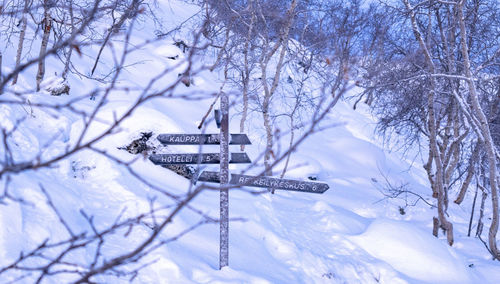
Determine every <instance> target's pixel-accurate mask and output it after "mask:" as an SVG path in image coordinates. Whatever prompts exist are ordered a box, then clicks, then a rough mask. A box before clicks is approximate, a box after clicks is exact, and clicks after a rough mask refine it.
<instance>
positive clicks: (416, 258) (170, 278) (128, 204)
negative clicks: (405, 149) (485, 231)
mask: <svg viewBox="0 0 500 284" xmlns="http://www.w3.org/2000/svg"><path fill="white" fill-rule="evenodd" d="M162 8H163V10H164V13H166V14H168V15H171V17H170V19H171V20H172V21H173V22H176V23H178V22H181V21H182V20H183V19H184V18H187V17H188V16H189V15H191V13H193V12H194V11H196V8H195V7H194V6H189V5H187V6H186V4H184V3H181V2H177V1H166V2H164V3H163V4H162ZM147 34H148V30H147V29H146V28H145V27H142V29H139V31H138V32H137V33H135V34H134V40H137V41H140V40H141V39H142V38H147ZM5 52H6V54H9V52H10V53H13V52H14V51H13V50H6V51H5ZM174 55H179V56H180V57H182V56H183V53H182V52H181V50H180V49H178V48H177V47H175V46H174V45H172V41H171V39H165V40H164V41H161V42H157V43H155V44H154V45H152V46H149V47H147V48H146V49H143V50H141V51H139V52H137V53H136V54H135V56H136V57H137V58H141V60H144V62H145V63H144V64H140V65H134V66H131V67H130V68H128V70H127V74H125V75H124V77H123V78H121V79H122V84H123V86H143V84H145V83H146V82H147V81H148V79H149V78H150V77H151V76H154V75H155V72H160V71H161V70H162V69H163V67H164V66H165V65H166V64H170V65H172V66H175V64H176V62H175V61H172V60H169V59H167V58H166V56H174ZM108 56H109V54H108ZM4 58H5V59H4V68H6V71H7V70H8V69H7V68H9V67H10V66H13V60H11V59H9V58H13V57H9V56H5V57H4ZM77 60H80V61H81V64H82V66H83V63H84V62H85V60H86V59H85V58H80V59H78V58H77ZM103 62H111V59H109V58H108V61H106V60H103ZM86 65H89V64H88V62H87V64H86ZM89 68H90V67H89ZM176 68H178V69H179V70H182V66H177V67H176ZM49 69H50V65H49ZM6 71H4V72H6ZM47 73H48V74H53V72H50V71H49V72H47ZM173 73H176V72H173ZM33 74H34V70H28V72H27V73H24V75H23V76H22V77H21V78H20V81H21V84H20V85H21V87H17V88H20V89H22V86H23V85H24V86H26V85H29V84H32V83H33V82H32V81H33V80H32V79H33V78H34V75H33ZM220 76H221V75H220V74H218V73H217V72H209V71H203V72H201V73H200V74H198V75H196V77H195V78H194V84H193V86H191V87H190V88H189V89H188V88H187V87H186V88H184V86H182V87H181V89H179V90H178V91H179V92H188V91H189V92H192V91H193V90H198V91H200V92H202V93H210V92H217V91H218V89H219V86H220ZM175 79H176V77H175V76H174V75H171V76H170V77H167V78H165V80H166V81H165V82H164V84H167V83H166V82H167V81H168V80H175ZM94 84H96V83H95V82H93V81H89V80H86V79H79V78H78V77H76V76H73V77H71V78H70V85H71V86H72V89H71V95H70V96H64V95H63V96H61V97H52V96H50V95H49V94H48V93H47V92H44V91H42V92H40V93H37V94H32V95H30V101H31V102H32V103H34V104H36V103H37V102H50V103H63V102H64V101H67V100H70V99H72V98H73V97H74V96H77V95H78V94H79V93H84V92H86V91H88V90H89V89H92V88H94V87H95V86H94ZM160 84H161V83H160ZM157 87H158V88H159V87H160V86H159V85H158V86H157ZM133 101H134V96H133V95H127V94H125V93H120V94H115V95H113V96H112V97H111V98H110V100H109V102H108V104H107V105H106V107H105V110H104V111H103V112H101V113H99V121H100V122H99V123H97V124H94V125H92V127H91V128H90V129H89V131H88V134H87V135H86V136H85V139H91V137H95V136H97V135H99V134H100V133H101V131H103V129H105V128H106V126H107V125H109V124H110V123H112V122H113V117H114V115H119V114H120V113H123V112H125V111H126V110H127V109H128V107H129V106H130V105H131V104H132V103H133ZM211 102H212V99H211V98H208V99H203V100H196V101H186V100H182V99H166V98H161V99H156V100H154V101H151V102H148V103H147V104H145V105H144V106H142V107H141V108H139V109H138V110H136V111H135V112H134V113H133V114H132V115H131V116H130V117H129V118H127V119H126V121H125V122H124V123H123V125H122V126H121V127H120V129H121V131H120V132H118V133H115V134H113V135H111V136H110V137H108V138H106V139H105V140H103V141H101V142H100V143H99V144H98V148H99V149H103V150H105V151H107V153H108V154H110V155H113V156H115V157H119V158H122V159H129V160H132V159H134V158H136V157H135V156H133V155H131V154H129V153H127V152H125V151H123V150H119V149H117V147H119V146H124V145H126V144H127V143H129V142H130V141H131V140H132V139H134V138H137V137H138V134H139V133H140V132H143V131H153V132H154V133H156V134H159V133H198V132H199V130H198V129H197V125H198V123H199V121H200V120H201V118H202V117H203V115H204V114H205V112H206V110H207V107H208V105H209V104H210V103H211ZM95 104H96V101H95V100H85V101H82V103H81V104H80V105H79V106H80V107H81V109H82V110H90V109H92V107H93V106H95ZM26 112H27V110H24V109H22V107H20V106H16V105H0V124H1V126H2V127H3V128H5V129H7V130H9V129H12V127H13V125H14V124H15V121H16V119H18V118H19V117H22V116H25V114H26ZM28 112H31V114H30V116H29V117H28V118H27V121H26V123H25V124H23V125H24V128H20V129H18V130H16V134H15V135H14V136H13V139H15V143H16V145H17V148H16V149H15V151H14V152H15V154H16V158H17V159H22V158H25V159H29V158H30V157H32V156H34V155H37V154H38V151H39V150H38V149H40V148H41V147H42V146H43V145H47V144H50V146H49V147H48V148H47V150H46V151H45V152H44V153H43V155H42V156H43V157H51V156H53V155H56V154H57V153H60V152H61V151H64V149H65V147H66V145H73V144H74V143H76V139H78V137H77V134H78V133H79V132H80V130H81V129H82V127H83V122H82V120H81V119H80V117H78V116H75V115H74V114H69V113H54V112H51V111H46V110H42V109H39V108H36V107H33V108H32V110H28ZM232 114H234V113H232ZM328 122H331V123H338V125H337V126H336V127H333V128H328V129H326V130H325V131H323V132H321V133H317V134H314V135H313V136H312V137H310V138H309V139H308V140H307V141H306V142H305V143H304V144H303V145H301V146H300V148H299V149H298V151H297V152H296V153H294V154H293V156H292V160H291V163H292V164H291V168H292V169H291V170H290V171H289V172H288V173H287V175H286V177H287V178H293V179H302V180H307V177H308V176H311V175H313V176H316V177H317V179H318V180H319V181H322V182H326V183H328V184H329V186H330V189H329V190H328V191H327V192H325V193H324V194H322V195H317V194H307V193H298V192H285V191H276V193H275V194H274V195H271V194H268V193H266V194H261V195H254V194H250V193H248V192H246V191H242V190H234V191H231V192H230V217H231V218H241V219H242V220H239V221H233V222H231V224H230V242H229V247H230V248H229V253H230V259H229V263H230V265H229V267H226V268H224V269H223V270H221V271H219V269H218V246H219V240H218V236H219V226H218V224H206V225H203V226H201V227H199V228H197V229H196V230H194V231H192V232H190V233H188V234H187V235H185V236H183V237H182V238H180V239H179V240H176V241H174V242H171V243H168V244H167V245H164V246H163V247H161V248H159V249H157V250H155V251H154V252H153V253H152V254H151V255H149V256H148V257H147V259H149V260H153V259H154V260H156V262H154V263H153V264H151V265H149V266H147V267H146V268H144V269H143V270H142V272H141V273H140V274H139V276H138V277H137V278H135V279H134V283H499V281H500V263H498V262H494V261H491V257H490V255H489V253H488V252H487V251H486V250H485V248H484V247H483V245H482V244H481V243H480V242H479V240H477V239H475V238H469V237H467V236H466V231H467V224H468V218H469V214H470V208H471V200H470V199H471V198H470V196H469V197H468V199H467V200H466V201H465V202H464V203H463V204H462V205H460V206H459V205H456V204H453V205H450V209H449V210H453V211H454V213H453V216H461V218H457V219H456V220H452V221H453V222H454V224H455V228H456V230H455V234H456V242H455V244H454V246H453V247H449V246H448V245H447V243H446V240H445V239H443V238H441V237H440V238H434V237H433V236H432V234H431V231H432V217H433V216H434V214H435V209H432V208H430V206H429V205H427V204H425V203H424V202H422V201H419V202H418V203H417V204H416V205H415V206H408V207H405V204H406V203H405V200H403V199H402V198H400V199H387V198H385V197H384V194H383V190H384V188H385V187H386V186H387V181H386V180H388V181H390V182H391V183H393V184H396V185H401V184H406V186H407V188H408V189H409V190H411V191H413V192H415V193H418V194H419V195H421V196H422V197H423V198H424V199H426V200H427V201H428V202H431V203H432V202H434V200H433V199H432V198H431V190H430V188H429V185H428V183H427V181H426V176H425V172H424V171H423V169H422V166H421V164H422V163H421V161H420V157H419V156H416V158H415V159H411V155H409V156H410V158H409V159H407V158H403V156H402V153H400V152H397V151H395V152H391V151H390V150H388V149H385V148H384V146H387V145H384V143H382V141H381V139H380V138H379V137H377V136H376V135H375V133H374V128H375V122H376V120H375V118H373V117H372V116H371V115H370V114H369V110H368V109H367V107H366V106H360V107H358V108H357V110H353V109H352V102H350V101H348V100H344V101H340V102H339V103H338V104H337V106H336V107H335V108H334V109H333V110H332V112H331V114H330V115H329V117H328ZM211 124H213V123H211ZM230 125H231V126H230V128H231V129H232V132H233V133H236V132H238V131H239V116H237V115H231V122H230ZM217 131H218V130H217V128H216V127H215V125H214V124H213V125H209V126H208V128H207V132H212V133H216V132H217ZM248 135H249V138H250V140H251V141H252V143H253V144H252V145H250V146H247V148H246V151H247V153H248V155H249V156H250V157H251V158H255V157H257V156H258V155H259V154H260V153H261V151H262V149H264V147H265V145H264V142H263V141H264V139H263V137H264V136H263V133H262V131H261V130H259V126H255V127H250V130H249V132H248ZM85 139H84V140H85ZM214 147H215V148H214ZM232 147H235V149H234V150H239V149H237V148H236V146H232ZM171 150H172V151H183V152H187V151H189V152H196V151H197V150H198V149H197V146H196V147H195V146H177V147H172V148H171ZM203 150H204V151H205V152H207V151H208V150H211V151H217V146H207V147H206V148H205V147H204V148H203ZM0 156H3V154H2V153H0ZM244 167H245V166H231V170H232V171H235V172H237V171H238V170H240V169H243V168H244ZM133 169H134V170H136V171H137V172H138V173H140V174H141V176H142V177H143V178H144V179H146V180H148V182H150V183H152V184H155V185H157V186H160V187H162V188H164V189H166V190H168V191H171V192H179V193H181V192H185V191H186V190H187V189H188V187H189V181H188V180H186V179H184V178H182V177H180V176H178V175H176V174H175V173H173V172H171V171H168V170H166V169H164V168H161V167H158V166H155V165H153V164H152V163H151V162H149V161H148V160H147V159H142V158H140V159H137V160H136V161H135V162H134V163H133ZM2 183H4V181H2ZM40 185H42V186H43V187H44V188H45V190H46V191H47V193H48V195H49V196H51V198H52V199H53V201H54V203H55V204H57V205H58V210H59V212H60V213H61V215H63V216H65V218H67V220H66V221H67V222H68V223H69V225H70V227H71V228H72V229H73V230H75V231H76V232H79V231H82V230H88V229H89V228H88V224H87V222H86V221H85V220H84V218H83V217H82V214H81V213H80V211H82V210H83V211H85V212H86V213H87V214H89V215H93V216H94V220H95V222H96V224H98V225H99V224H102V226H106V225H109V224H111V223H112V222H113V221H114V220H115V218H116V217H117V216H118V215H119V214H120V212H122V211H123V212H124V217H127V216H130V217H131V216H135V215H137V214H140V213H141V212H146V211H147V210H149V203H148V202H149V201H148V198H151V197H152V196H155V195H157V193H156V192H155V191H154V190H152V189H150V188H148V187H147V186H146V185H144V184H143V183H141V182H139V181H138V180H137V179H136V178H134V177H133V176H131V175H130V173H129V172H128V171H127V170H126V169H125V168H124V167H122V166H121V165H119V164H116V163H114V162H113V161H111V160H109V159H107V158H106V157H104V156H102V155H100V154H98V153H96V152H92V151H82V152H79V153H77V154H75V155H72V156H70V157H69V158H68V159H66V160H64V161H61V162H59V163H58V164H57V167H56V168H49V169H40V170H37V171H29V172H24V173H22V174H18V175H15V176H13V178H12V181H11V184H10V187H9V188H10V191H11V194H14V195H15V196H22V197H23V198H25V199H26V201H27V202H29V204H20V203H16V202H10V201H9V202H7V203H6V204H1V205H0V212H1V215H0V227H1V228H2V230H0V267H3V266H5V265H8V264H10V263H11V262H12V261H13V260H14V259H16V258H17V257H18V254H19V251H21V250H29V249H30V248H33V246H35V245H36V244H38V243H40V242H41V241H43V240H44V239H46V238H51V239H53V240H57V239H59V238H63V237H66V236H67V233H66V231H65V229H64V228H63V227H62V226H60V224H58V219H57V216H56V215H55V214H54V213H53V212H52V210H51V209H50V208H49V207H48V205H47V204H46V202H45V200H46V197H45V196H44V195H43V194H42V193H41V192H40ZM218 198H219V195H218V192H215V191H206V192H203V193H202V194H201V195H200V196H198V197H197V198H196V199H195V200H194V201H193V203H192V206H193V207H195V208H197V209H198V210H200V211H202V212H204V213H205V214H207V215H210V216H214V217H217V216H218V214H219V213H218V212H219V208H218V205H219V200H218ZM416 199H417V198H416V197H415V196H412V195H408V200H407V201H408V202H409V203H412V202H414V201H416ZM157 201H158V202H162V197H158V199H157ZM165 202H167V201H166V200H165ZM30 204H31V205H30ZM401 208H403V209H404V214H402V212H401ZM486 213H488V212H486ZM199 218H200V216H199V215H197V214H194V213H193V212H190V211H189V210H184V211H183V212H181V214H180V215H179V216H177V217H176V219H175V220H174V222H173V224H171V225H170V226H169V227H168V229H167V230H166V232H164V235H163V236H162V237H163V238H168V237H169V236H173V235H175V234H176V233H178V232H181V231H182V230H184V229H186V228H189V227H190V226H191V225H193V224H195V223H196V222H198V221H199ZM54 224H58V225H54ZM149 230H150V229H149V228H147V227H146V226H144V228H143V229H142V230H140V231H136V232H134V235H133V236H129V237H128V238H119V237H117V240H116V242H114V243H113V244H112V245H109V246H107V247H106V248H105V251H106V253H108V254H109V255H114V254H119V253H120V252H123V250H124V249H125V250H126V249H127V248H130V249H131V248H133V247H134V244H135V242H134V241H138V240H140V239H141V238H142V237H144V236H145V235H147V234H148V232H149ZM74 257H75V258H81V259H82V261H85V260H87V261H89V259H88V258H90V257H91V254H90V253H89V254H88V255H86V254H85V253H82V254H76V255H75V256H74ZM15 277H16V275H3V276H0V283H7V282H9V281H12V280H14V279H15ZM23 281H27V280H26V279H24V280H20V281H19V283H31V281H27V282H23ZM65 281H69V280H68V279H64V278H63V279H55V280H53V282H51V283H62V282H65ZM95 281H97V282H99V283H111V282H108V281H109V280H108V278H106V277H105V276H100V277H97V278H96V279H95ZM123 281H124V282H126V279H124V280H123ZM113 283H114V282H113Z"/></svg>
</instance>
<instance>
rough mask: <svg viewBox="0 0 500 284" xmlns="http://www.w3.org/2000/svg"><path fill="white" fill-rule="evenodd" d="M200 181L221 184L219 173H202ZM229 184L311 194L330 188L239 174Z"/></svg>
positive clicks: (317, 183) (319, 184) (233, 176)
mask: <svg viewBox="0 0 500 284" xmlns="http://www.w3.org/2000/svg"><path fill="white" fill-rule="evenodd" d="M198 181H204V182H216V183H219V182H220V179H219V174H218V173H217V172H211V171H204V172H202V173H201V175H200V177H199V178H198ZM229 183H230V184H232V185H237V186H252V187H263V188H272V189H281V190H289V191H299V192H310V193H323V192H325V191H327V190H328V189H329V188H330V187H329V186H328V184H326V183H322V182H309V181H300V180H291V179H280V178H273V177H265V176H248V175H239V174H231V180H229Z"/></svg>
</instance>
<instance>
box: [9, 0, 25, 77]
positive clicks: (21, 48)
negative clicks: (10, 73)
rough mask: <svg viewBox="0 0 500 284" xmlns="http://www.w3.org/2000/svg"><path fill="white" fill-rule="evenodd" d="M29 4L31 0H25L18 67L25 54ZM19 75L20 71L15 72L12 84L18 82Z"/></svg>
mask: <svg viewBox="0 0 500 284" xmlns="http://www.w3.org/2000/svg"><path fill="white" fill-rule="evenodd" d="M28 5H29V0H25V1H24V9H23V18H22V19H21V33H20V34H19V43H18V45H17V54H16V69H17V67H19V64H21V56H22V55H23V46H24V38H25V37H26V27H27V25H28V19H27V17H26V16H27V14H28ZM18 75H19V74H18V73H16V74H14V78H12V85H15V84H16V83H17V76H18Z"/></svg>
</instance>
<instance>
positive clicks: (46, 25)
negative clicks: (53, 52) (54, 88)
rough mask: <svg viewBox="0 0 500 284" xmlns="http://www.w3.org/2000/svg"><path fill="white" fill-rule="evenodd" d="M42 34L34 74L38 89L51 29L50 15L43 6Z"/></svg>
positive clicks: (43, 73) (43, 72)
mask: <svg viewBox="0 0 500 284" xmlns="http://www.w3.org/2000/svg"><path fill="white" fill-rule="evenodd" d="M42 23H43V36H42V45H41V46H40V54H39V60H38V73H37V74H36V90H37V92H38V91H40V84H41V83H42V80H43V77H44V76H45V57H46V52H47V45H48V43H49V35H50V30H51V29H52V17H51V16H50V11H49V8H48V7H45V11H44V18H43V21H42Z"/></svg>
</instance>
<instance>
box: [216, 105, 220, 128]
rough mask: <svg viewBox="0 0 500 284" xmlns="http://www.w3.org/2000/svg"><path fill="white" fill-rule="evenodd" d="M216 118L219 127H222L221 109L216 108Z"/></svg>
mask: <svg viewBox="0 0 500 284" xmlns="http://www.w3.org/2000/svg"><path fill="white" fill-rule="evenodd" d="M214 118H215V124H216V125H217V128H220V123H221V117H220V110H218V109H214Z"/></svg>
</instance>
